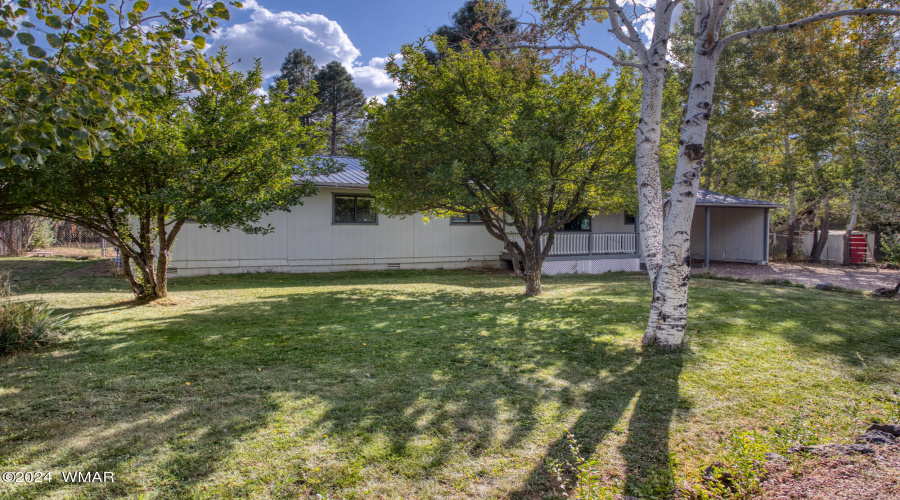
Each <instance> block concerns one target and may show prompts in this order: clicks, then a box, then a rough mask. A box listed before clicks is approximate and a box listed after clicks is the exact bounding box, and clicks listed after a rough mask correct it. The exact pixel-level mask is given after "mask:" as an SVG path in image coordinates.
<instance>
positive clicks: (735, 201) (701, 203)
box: [697, 189, 781, 208]
mask: <svg viewBox="0 0 900 500" xmlns="http://www.w3.org/2000/svg"><path fill="white" fill-rule="evenodd" d="M697 206H698V207H720V206H728V207H745V208H778V207H780V206H781V205H779V204H778V203H772V202H771V201H762V200H754V199H751V198H743V197H741V196H733V195H730V194H722V193H717V192H715V191H710V190H708V189H698V190H697Z"/></svg>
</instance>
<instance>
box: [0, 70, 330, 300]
mask: <svg viewBox="0 0 900 500" xmlns="http://www.w3.org/2000/svg"><path fill="white" fill-rule="evenodd" d="M260 72H261V70H260V67H259V65H258V63H257V66H256V68H255V69H253V70H252V71H250V72H248V73H246V74H240V73H236V74H233V75H231V78H232V79H233V80H234V84H233V85H232V86H231V87H230V88H229V89H212V90H210V91H209V92H207V93H205V94H201V95H192V93H190V92H189V89H188V88H186V87H177V86H175V85H174V84H173V85H170V86H169V88H168V89H165V92H163V93H162V94H160V95H159V96H157V97H153V98H144V100H145V102H144V103H143V105H144V106H146V107H148V109H153V110H155V112H156V113H157V114H158V115H159V121H158V122H157V123H156V124H155V125H153V126H148V127H147V132H146V135H145V137H144V138H142V139H140V140H138V139H135V138H131V139H127V138H123V139H122V144H121V147H119V148H118V150H116V151H113V152H112V153H111V154H109V155H108V156H96V157H95V158H94V159H93V160H82V159H79V158H77V157H75V156H73V155H57V156H51V157H50V158H49V159H48V161H47V162H46V163H45V165H44V166H43V167H41V168H25V167H10V168H6V169H3V170H0V213H2V214H4V215H7V216H8V215H17V214H31V215H41V216H47V217H52V218H54V219H58V220H67V221H71V222H73V223H75V224H78V225H79V226H82V227H85V228H88V229H91V230H93V231H95V232H97V233H99V234H100V235H102V236H103V237H104V238H106V239H107V241H109V242H111V243H112V244H114V245H115V246H117V247H118V248H119V249H120V250H121V254H122V258H123V264H124V266H123V267H124V270H125V274H126V275H127V276H128V278H129V280H130V282H131V286H132V288H133V289H134V293H135V295H136V296H138V297H139V298H143V299H155V298H159V297H164V296H166V294H167V279H166V276H167V274H166V272H167V271H166V270H167V267H168V265H169V252H170V250H171V248H172V245H173V244H174V243H175V239H176V237H177V236H178V232H179V231H180V230H181V228H182V227H183V226H184V224H186V223H188V221H191V223H197V224H199V225H201V226H211V227H214V228H219V229H228V228H238V229H241V230H243V231H246V232H251V233H262V232H266V231H269V230H270V229H271V228H269V227H262V226H259V225H258V221H259V219H260V217H261V216H262V215H263V214H265V213H267V212H271V211H274V210H288V209H289V208H290V207H291V206H293V205H295V204H297V203H299V202H300V201H301V199H302V198H303V197H304V196H307V195H309V194H311V193H312V192H313V191H314V186H312V185H311V184H309V183H302V182H301V183H299V184H297V183H295V180H296V179H297V177H296V176H303V175H306V174H309V173H310V172H318V170H317V169H316V168H314V166H313V165H312V164H311V163H310V160H309V158H310V156H311V155H312V154H313V153H314V152H315V151H316V149H317V148H319V147H320V145H321V143H322V139H324V137H323V134H321V133H320V132H319V131H318V129H317V128H315V127H306V126H302V125H301V124H300V122H299V119H298V118H297V117H298V116H301V115H302V114H303V113H305V112H308V111H310V110H311V109H312V108H313V106H314V98H313V96H312V95H311V94H309V93H307V94H302V93H298V94H297V95H295V97H294V98H293V99H292V102H290V103H288V102H285V99H283V98H282V97H283V94H284V93H285V92H286V88H285V84H284V83H282V84H279V85H278V86H277V87H276V88H275V89H273V90H272V92H271V93H270V97H271V98H270V99H268V100H266V99H265V98H264V97H261V96H259V95H256V94H255V93H254V91H255V90H256V89H258V88H259V85H260V83H261V82H262V77H261V74H260Z"/></svg>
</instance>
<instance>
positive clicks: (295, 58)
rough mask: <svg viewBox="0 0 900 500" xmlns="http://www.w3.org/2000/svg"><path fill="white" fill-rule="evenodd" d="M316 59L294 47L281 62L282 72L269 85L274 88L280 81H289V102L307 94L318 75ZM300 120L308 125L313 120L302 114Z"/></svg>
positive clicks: (287, 94)
mask: <svg viewBox="0 0 900 500" xmlns="http://www.w3.org/2000/svg"><path fill="white" fill-rule="evenodd" d="M317 69H318V68H317V67H316V61H315V59H313V58H312V56H310V55H309V54H307V53H306V52H305V51H304V50H303V49H294V50H292V51H290V52H289V53H288V55H287V57H285V58H284V62H283V63H281V72H280V73H279V74H278V75H277V76H276V77H275V81H273V82H272V85H271V86H269V89H270V90H271V89H273V88H275V87H276V86H277V85H278V82H281V81H285V82H287V93H286V94H285V99H286V100H287V101H289V102H293V100H294V99H295V98H296V97H297V96H303V95H306V92H307V91H308V90H309V88H310V86H311V85H312V82H313V80H314V78H315V75H316V70H317ZM300 120H301V121H302V122H303V125H305V126H308V125H310V123H311V122H312V117H311V116H310V115H306V116H302V117H301V118H300Z"/></svg>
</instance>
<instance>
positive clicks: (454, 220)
mask: <svg viewBox="0 0 900 500" xmlns="http://www.w3.org/2000/svg"><path fill="white" fill-rule="evenodd" d="M450 223H451V224H481V216H480V215H478V214H476V213H468V214H466V215H454V216H453V217H450Z"/></svg>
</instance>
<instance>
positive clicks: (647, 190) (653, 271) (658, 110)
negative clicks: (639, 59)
mask: <svg viewBox="0 0 900 500" xmlns="http://www.w3.org/2000/svg"><path fill="white" fill-rule="evenodd" d="M657 29H658V28H657ZM664 36H667V33H665V34H664ZM662 52H663V54H657V53H656V52H654V53H653V54H651V59H656V60H655V61H654V64H655V65H648V66H649V67H650V69H649V70H647V71H645V72H644V74H643V76H644V84H643V88H642V92H641V94H642V96H641V118H640V120H639V121H638V127H637V131H636V132H635V134H636V136H637V137H636V139H637V148H636V165H637V184H638V224H639V227H640V231H639V237H640V245H641V253H642V256H643V258H644V264H645V266H646V267H647V274H648V276H649V278H650V288H651V292H652V300H651V302H650V316H649V320H648V322H647V329H646V331H645V333H644V343H645V344H649V343H652V342H653V340H654V339H655V338H656V331H657V328H658V320H659V308H660V306H661V302H660V301H661V298H660V295H659V294H658V293H657V288H658V287H657V276H658V274H659V270H660V267H661V260H660V257H661V255H660V254H661V252H662V248H663V217H664V212H663V203H664V200H663V196H662V184H661V182H660V178H659V146H660V138H661V136H662V99H663V86H664V83H665V64H666V62H665V60H664V59H665V42H663V50H662Z"/></svg>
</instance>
